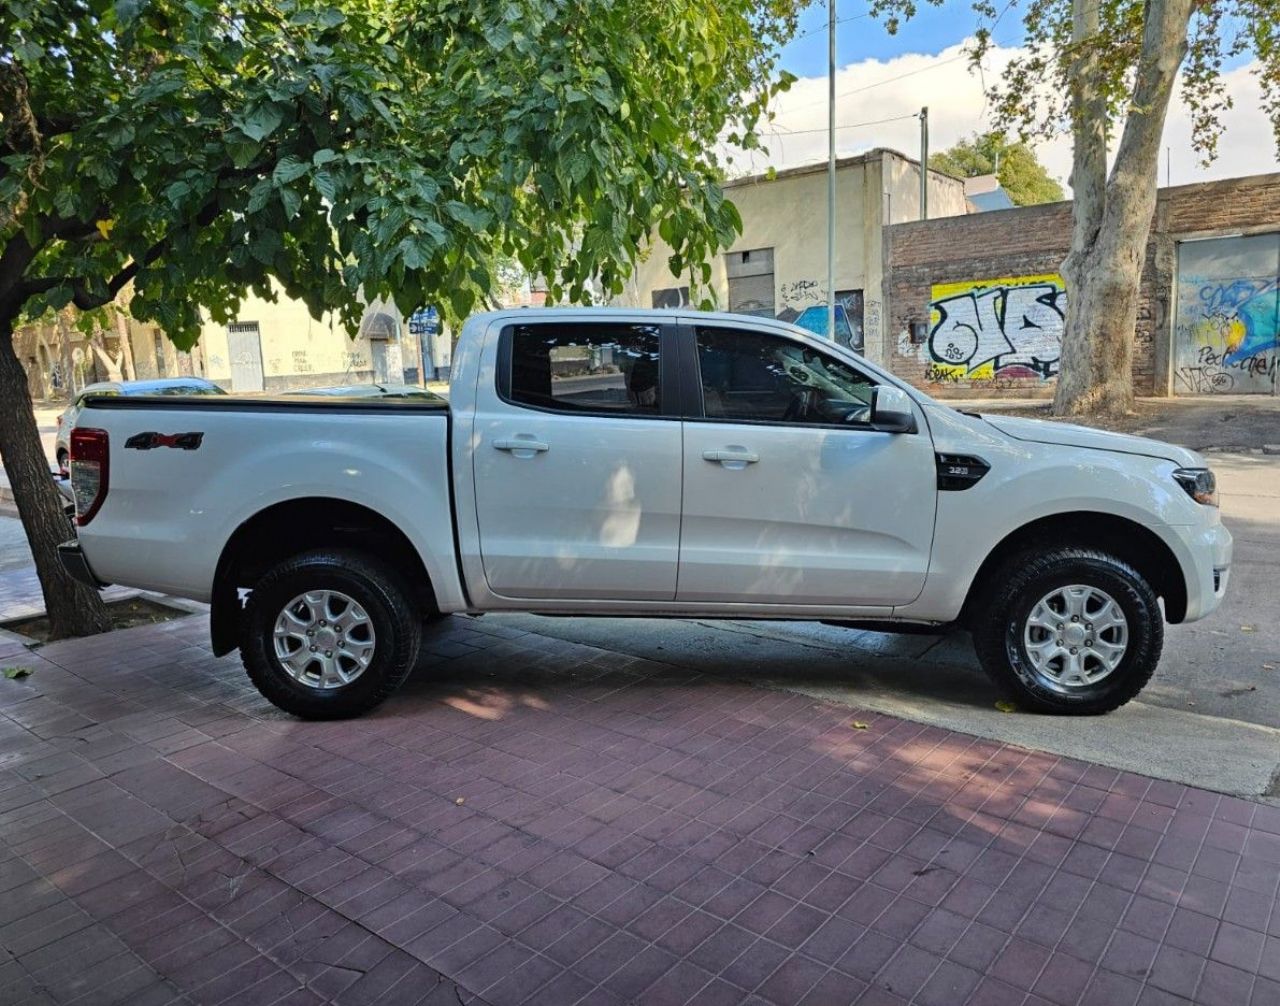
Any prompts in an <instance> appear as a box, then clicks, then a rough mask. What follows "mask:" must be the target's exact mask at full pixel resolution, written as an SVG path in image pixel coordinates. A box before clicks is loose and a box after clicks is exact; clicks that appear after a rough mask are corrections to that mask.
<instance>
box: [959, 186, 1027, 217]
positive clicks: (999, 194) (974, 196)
mask: <svg viewBox="0 0 1280 1006" xmlns="http://www.w3.org/2000/svg"><path fill="white" fill-rule="evenodd" d="M969 202H971V203H973V205H974V206H975V207H976V208H977V209H978V211H979V212H980V213H985V212H987V211H988V210H1010V209H1013V207H1014V206H1016V205H1017V204H1016V203H1015V202H1014V201H1013V200H1012V199H1010V198H1009V193H1007V192H1006V191H1005V190H1004V189H996V190H995V191H994V192H974V193H969Z"/></svg>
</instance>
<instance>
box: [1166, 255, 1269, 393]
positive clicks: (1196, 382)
mask: <svg viewBox="0 0 1280 1006" xmlns="http://www.w3.org/2000/svg"><path fill="white" fill-rule="evenodd" d="M1177 318H1178V323H1177V330H1176V333H1175V344H1176V346H1177V360H1176V362H1175V365H1174V373H1175V377H1176V388H1175V390H1177V391H1181V392H1184V393H1187V392H1189V393H1191V394H1196V395H1205V394H1226V393H1228V392H1234V393H1240V392H1263V393H1267V392H1271V391H1272V390H1273V389H1274V388H1275V386H1276V374H1277V368H1278V367H1280V278H1277V277H1274V276H1262V277H1252V278H1235V279H1203V278H1196V277H1194V276H1180V277H1179V279H1178V314H1177Z"/></svg>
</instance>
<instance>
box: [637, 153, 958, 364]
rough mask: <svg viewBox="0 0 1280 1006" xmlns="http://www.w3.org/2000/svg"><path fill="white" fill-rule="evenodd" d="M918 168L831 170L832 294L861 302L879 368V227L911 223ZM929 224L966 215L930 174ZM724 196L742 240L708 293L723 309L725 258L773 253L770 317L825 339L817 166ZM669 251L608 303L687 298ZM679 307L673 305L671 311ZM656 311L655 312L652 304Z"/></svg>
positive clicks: (893, 162)
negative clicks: (680, 293)
mask: <svg viewBox="0 0 1280 1006" xmlns="http://www.w3.org/2000/svg"><path fill="white" fill-rule="evenodd" d="M919 177H920V176H919V165H918V162H916V161H913V160H911V159H909V158H906V157H904V156H903V155H901V154H898V153H896V152H894V151H889V150H873V151H871V152H870V153H867V154H862V155H859V156H856V157H846V158H841V159H840V161H839V162H838V165H837V171H836V221H837V228H838V230H837V238H836V262H835V275H836V290H837V291H838V292H843V291H852V290H858V291H862V293H863V312H862V316H863V322H862V324H863V333H864V335H863V338H864V345H865V350H866V353H867V355H869V356H870V357H872V358H873V359H883V358H884V353H885V347H886V343H885V338H884V330H883V326H882V323H881V322H882V318H883V308H882V303H881V296H880V289H881V262H882V261H883V256H882V249H881V241H882V230H883V225H884V224H885V223H888V222H890V221H891V220H893V221H898V220H908V219H913V218H914V217H916V216H918V215H919V202H920V182H919ZM929 184H930V195H929V212H930V214H931V215H934V214H938V215H943V214H957V213H965V212H967V203H966V201H965V197H964V185H963V183H962V182H960V181H959V180H957V179H954V178H951V177H949V176H947V175H943V174H940V173H938V172H930V183H929ZM725 194H726V196H727V197H728V198H729V199H731V200H732V201H733V203H734V205H736V206H737V208H738V212H739V213H740V214H741V216H742V234H741V236H740V237H739V238H738V240H736V241H735V242H734V243H733V245H732V246H731V247H730V248H729V249H727V251H726V253H725V254H722V255H717V256H716V257H715V258H714V259H713V260H712V262H711V263H710V265H711V282H710V284H709V287H710V290H709V292H710V294H711V295H712V296H713V297H714V300H715V304H716V306H717V307H719V308H721V309H725V308H727V307H728V306H729V302H730V301H729V285H728V277H727V272H726V256H729V257H732V256H733V255H735V254H740V253H741V252H744V251H751V250H755V249H766V248H768V249H772V250H773V269H774V298H773V299H774V309H775V314H776V315H777V316H779V317H782V318H785V319H787V320H795V319H797V318H800V317H801V316H803V315H804V313H805V311H806V310H808V309H814V310H813V312H812V313H811V314H810V315H807V316H805V317H804V320H803V321H802V322H801V323H804V324H809V325H810V326H812V325H813V324H817V325H820V326H821V329H820V330H822V331H825V325H826V315H825V308H824V305H825V304H826V300H827V169H826V165H825V164H815V165H805V166H803V167H799V168H792V169H789V170H786V171H780V172H778V173H777V175H776V176H775V177H774V178H772V179H770V178H766V177H765V176H763V175H759V176H753V177H750V178H744V179H738V180H734V181H731V182H729V183H727V184H726V186H725ZM670 255H671V249H670V248H669V247H668V246H667V245H666V243H665V242H663V241H662V240H661V239H660V238H658V237H657V236H656V235H655V236H654V243H653V245H652V247H651V248H650V249H649V250H648V252H647V254H646V256H645V258H644V260H643V261H642V262H641V263H640V264H639V266H638V267H637V270H636V273H635V275H634V277H633V278H632V279H631V281H630V282H629V283H628V284H627V288H626V290H625V291H624V293H623V295H622V296H621V297H619V298H617V299H616V300H615V301H614V303H616V304H619V305H624V306H634V307H653V306H655V301H654V293H655V291H663V290H684V289H693V290H694V291H695V293H694V294H693V296H694V297H695V298H696V297H697V292H696V288H697V284H696V283H692V282H691V281H690V274H689V272H688V271H686V273H685V275H684V276H681V277H677V276H674V275H673V274H672V273H671V271H670V268H669V266H668V263H667V260H668V258H669V257H670ZM677 303H678V298H677V300H675V301H672V302H671V304H672V306H676V304H677ZM659 306H662V305H659Z"/></svg>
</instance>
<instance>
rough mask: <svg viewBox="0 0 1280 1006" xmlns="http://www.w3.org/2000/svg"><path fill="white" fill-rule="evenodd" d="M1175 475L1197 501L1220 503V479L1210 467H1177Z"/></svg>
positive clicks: (1215, 504)
mask: <svg viewBox="0 0 1280 1006" xmlns="http://www.w3.org/2000/svg"><path fill="white" fill-rule="evenodd" d="M1173 477H1174V478H1175V479H1177V481H1178V485H1180V486H1182V488H1183V489H1185V490H1186V491H1187V495H1188V496H1190V497H1191V498H1192V499H1193V500H1195V501H1196V502H1197V503H1203V504H1204V505H1205V506H1217V505H1218V480H1217V479H1216V478H1214V475H1213V472H1211V471H1209V469H1208V468H1175V469H1174V470H1173Z"/></svg>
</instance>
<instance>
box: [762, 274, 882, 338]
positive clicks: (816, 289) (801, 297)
mask: <svg viewBox="0 0 1280 1006" xmlns="http://www.w3.org/2000/svg"><path fill="white" fill-rule="evenodd" d="M782 303H783V308H782V310H781V311H779V312H778V314H777V318H778V320H779V321H789V322H791V324H793V325H798V326H799V327H800V328H804V329H808V330H809V331H810V332H815V333H816V334H818V335H821V336H823V337H824V338H825V337H826V336H827V293H826V290H825V289H824V288H823V287H822V286H821V285H820V284H819V283H818V282H817V281H816V280H811V279H801V280H796V281H795V282H793V283H785V284H783V287H782ZM836 342H838V343H840V344H841V345H842V346H848V347H850V348H851V349H853V350H854V351H855V352H858V353H861V352H862V351H863V345H864V339H863V334H862V291H861V290H837V291H836Z"/></svg>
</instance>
